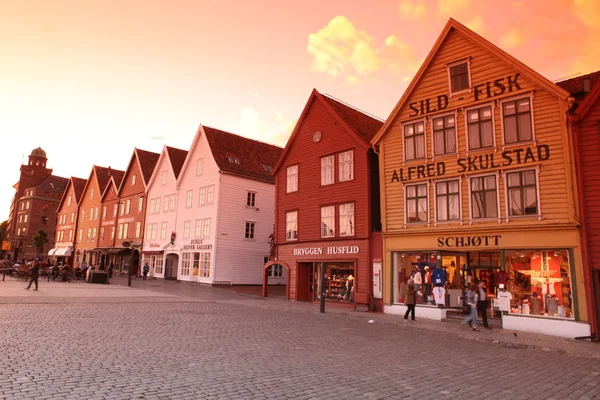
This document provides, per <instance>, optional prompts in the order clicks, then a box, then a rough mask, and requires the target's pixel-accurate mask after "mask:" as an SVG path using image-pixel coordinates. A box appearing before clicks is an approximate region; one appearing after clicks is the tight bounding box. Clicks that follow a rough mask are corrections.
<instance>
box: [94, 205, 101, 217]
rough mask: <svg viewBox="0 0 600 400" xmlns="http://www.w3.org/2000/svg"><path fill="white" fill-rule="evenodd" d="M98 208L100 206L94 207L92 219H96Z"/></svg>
mask: <svg viewBox="0 0 600 400" xmlns="http://www.w3.org/2000/svg"><path fill="white" fill-rule="evenodd" d="M99 209H100V207H96V208H94V219H98V210H99Z"/></svg>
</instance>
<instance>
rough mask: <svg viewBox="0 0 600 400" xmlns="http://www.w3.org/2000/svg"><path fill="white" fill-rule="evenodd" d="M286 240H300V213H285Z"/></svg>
mask: <svg viewBox="0 0 600 400" xmlns="http://www.w3.org/2000/svg"><path fill="white" fill-rule="evenodd" d="M285 240H298V211H292V212H288V213H285Z"/></svg>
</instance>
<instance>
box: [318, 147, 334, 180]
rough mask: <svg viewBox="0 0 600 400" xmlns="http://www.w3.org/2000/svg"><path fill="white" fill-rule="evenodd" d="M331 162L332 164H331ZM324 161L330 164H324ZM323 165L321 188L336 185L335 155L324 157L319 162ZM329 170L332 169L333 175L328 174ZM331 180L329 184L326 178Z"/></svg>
mask: <svg viewBox="0 0 600 400" xmlns="http://www.w3.org/2000/svg"><path fill="white" fill-rule="evenodd" d="M329 160H331V162H330V163H329ZM324 161H327V162H328V164H325V165H324V164H323V162H324ZM319 162H320V165H321V186H329V185H333V184H334V183H335V154H332V155H329V156H323V157H321V158H320V160H319ZM329 168H331V173H330V174H328V172H329ZM329 177H330V178H331V182H329V181H328V180H327V179H326V178H329Z"/></svg>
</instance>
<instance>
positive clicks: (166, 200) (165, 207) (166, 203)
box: [163, 196, 169, 212]
mask: <svg viewBox="0 0 600 400" xmlns="http://www.w3.org/2000/svg"><path fill="white" fill-rule="evenodd" d="M167 211H169V196H165V197H164V199H163V212H167Z"/></svg>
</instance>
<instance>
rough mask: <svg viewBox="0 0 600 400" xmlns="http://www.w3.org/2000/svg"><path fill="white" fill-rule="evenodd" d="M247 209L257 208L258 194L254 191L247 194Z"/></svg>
mask: <svg viewBox="0 0 600 400" xmlns="http://www.w3.org/2000/svg"><path fill="white" fill-rule="evenodd" d="M246 207H250V208H256V192H254V191H252V190H248V191H247V192H246Z"/></svg>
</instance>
